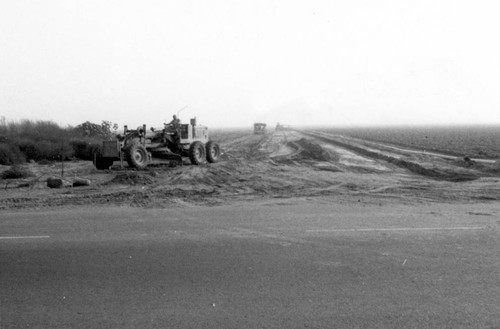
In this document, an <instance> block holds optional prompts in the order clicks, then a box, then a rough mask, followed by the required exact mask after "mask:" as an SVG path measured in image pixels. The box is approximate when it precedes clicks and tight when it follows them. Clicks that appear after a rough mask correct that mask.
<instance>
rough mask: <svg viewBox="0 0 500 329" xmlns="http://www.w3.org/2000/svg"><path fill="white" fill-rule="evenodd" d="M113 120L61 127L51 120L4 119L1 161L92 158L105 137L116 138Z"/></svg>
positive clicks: (0, 132)
mask: <svg viewBox="0 0 500 329" xmlns="http://www.w3.org/2000/svg"><path fill="white" fill-rule="evenodd" d="M112 128H113V129H115V130H116V128H117V125H116V124H113V123H111V122H110V121H103V122H102V123H101V124H96V123H91V122H88V121H87V122H84V123H82V124H80V125H78V126H76V127H70V126H69V127H66V128H63V127H60V126H59V125H57V124H56V123H54V122H51V121H31V120H22V121H20V122H6V120H5V119H4V118H2V119H1V120H0V165H8V166H10V165H17V164H22V163H24V162H26V161H37V162H40V161H56V160H60V159H65V160H67V159H72V158H76V159H81V160H92V158H93V154H94V153H95V152H96V151H97V150H98V148H99V145H100V144H101V141H102V140H103V139H112V138H114V133H113V131H112Z"/></svg>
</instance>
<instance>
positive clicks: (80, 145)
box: [70, 139, 100, 160]
mask: <svg viewBox="0 0 500 329" xmlns="http://www.w3.org/2000/svg"><path fill="white" fill-rule="evenodd" d="M70 145H71V147H72V148H73V154H74V156H75V157H76V158H78V159H80V160H93V158H94V153H95V152H97V151H98V150H99V147H100V145H99V143H97V142H94V141H92V140H88V139H73V140H71V141H70Z"/></svg>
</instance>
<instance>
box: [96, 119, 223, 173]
mask: <svg viewBox="0 0 500 329" xmlns="http://www.w3.org/2000/svg"><path fill="white" fill-rule="evenodd" d="M220 155H221V150H220V147H219V145H218V144H217V143H215V142H213V141H211V140H209V139H208V128H207V127H205V126H201V125H197V123H196V118H193V119H191V120H190V123H189V124H164V127H163V128H161V129H154V128H151V129H150V130H149V131H148V130H147V129H146V125H142V127H139V128H137V129H133V130H129V129H128V128H127V126H125V127H124V133H123V135H118V136H117V139H116V140H114V141H103V143H102V148H101V150H100V151H99V153H97V154H95V156H94V165H95V167H96V168H97V169H100V170H103V169H108V168H109V167H111V165H112V164H113V162H114V161H117V160H120V162H121V163H123V160H126V162H127V163H128V165H129V166H130V167H133V168H136V169H144V168H146V167H147V166H148V165H150V164H156V163H171V162H172V161H175V162H177V163H180V164H182V158H183V157H189V159H190V161H191V163H192V164H194V165H199V164H202V163H204V162H205V160H206V161H207V162H209V163H214V162H217V161H218V160H219V157H220Z"/></svg>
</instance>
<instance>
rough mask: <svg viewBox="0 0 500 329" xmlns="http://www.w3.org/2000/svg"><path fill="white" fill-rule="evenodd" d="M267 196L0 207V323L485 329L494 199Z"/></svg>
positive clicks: (499, 310)
mask: <svg viewBox="0 0 500 329" xmlns="http://www.w3.org/2000/svg"><path fill="white" fill-rule="evenodd" d="M274 202H275V203H274V204H271V203H270V202H269V203H266V202H260V203H257V202H253V203H245V204H239V205H238V204H236V205H232V206H224V207H192V206H186V207H183V206H181V207H175V208H171V209H153V210H151V209H148V210H145V209H138V208H123V207H111V208H106V207H99V208H91V207H79V208H76V209H70V208H61V209H56V210H43V211H26V212H6V211H3V212H1V213H0V279H1V281H0V288H1V296H0V302H1V305H0V306H1V313H0V328H2V329H7V328H490V329H491V328H498V326H499V324H500V317H499V315H498V314H500V306H499V305H500V287H499V273H500V272H499V268H500V266H499V256H498V255H499V251H500V248H499V243H498V233H497V231H496V226H497V225H498V221H496V217H495V216H496V215H495V214H497V212H498V210H499V209H498V208H499V207H498V206H496V205H492V206H490V209H488V208H487V207H485V206H481V207H478V209H476V210H475V209H474V206H460V205H457V206H456V207H452V209H450V210H444V211H443V209H441V208H438V206H435V205H426V206H425V207H422V206H421V205H420V206H411V205H395V204H392V205H391V204H386V205H380V206H378V205H376V204H371V205H370V207H366V208H365V207H364V206H363V204H362V203H360V205H359V207H357V208H355V207H354V208H353V206H352V204H351V203H349V202H345V203H342V202H336V203H331V202H328V201H327V200H322V201H321V200H316V201H314V202H313V203H311V202H310V201H307V200H283V202H281V203H278V204H276V201H274ZM488 214H490V215H488ZM436 219H439V221H437V220H436ZM356 230H357V231H356Z"/></svg>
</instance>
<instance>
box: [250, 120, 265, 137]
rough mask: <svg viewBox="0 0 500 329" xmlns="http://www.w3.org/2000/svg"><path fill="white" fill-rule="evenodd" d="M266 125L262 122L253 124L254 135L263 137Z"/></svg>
mask: <svg viewBox="0 0 500 329" xmlns="http://www.w3.org/2000/svg"><path fill="white" fill-rule="evenodd" d="M266 126H267V124H265V123H262V122H256V123H254V124H253V133H254V134H255V135H263V134H265V133H266Z"/></svg>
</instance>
